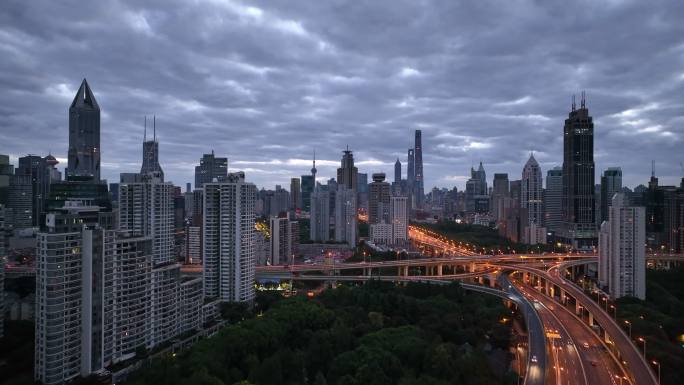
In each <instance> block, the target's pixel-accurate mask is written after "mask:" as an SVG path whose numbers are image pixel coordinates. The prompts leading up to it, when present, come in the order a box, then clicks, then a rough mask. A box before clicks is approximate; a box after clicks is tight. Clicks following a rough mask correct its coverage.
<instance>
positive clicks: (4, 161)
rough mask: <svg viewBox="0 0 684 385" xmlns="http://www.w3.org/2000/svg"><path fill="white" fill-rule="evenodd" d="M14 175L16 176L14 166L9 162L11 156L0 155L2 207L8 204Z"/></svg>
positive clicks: (0, 197)
mask: <svg viewBox="0 0 684 385" xmlns="http://www.w3.org/2000/svg"><path fill="white" fill-rule="evenodd" d="M12 175H14V166H13V165H11V164H10V162H9V155H3V154H0V205H6V204H7V198H8V196H9V186H10V179H11V178H12Z"/></svg>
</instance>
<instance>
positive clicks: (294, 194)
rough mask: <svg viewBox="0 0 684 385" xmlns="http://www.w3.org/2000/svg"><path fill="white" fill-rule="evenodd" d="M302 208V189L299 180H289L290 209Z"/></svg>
mask: <svg viewBox="0 0 684 385" xmlns="http://www.w3.org/2000/svg"><path fill="white" fill-rule="evenodd" d="M301 208H302V188H301V184H300V181H299V178H291V179H290V209H292V210H297V209H301Z"/></svg>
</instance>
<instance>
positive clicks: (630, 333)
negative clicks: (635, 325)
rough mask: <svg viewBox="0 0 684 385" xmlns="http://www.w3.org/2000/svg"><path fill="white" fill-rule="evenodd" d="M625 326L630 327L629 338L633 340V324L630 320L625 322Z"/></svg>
mask: <svg viewBox="0 0 684 385" xmlns="http://www.w3.org/2000/svg"><path fill="white" fill-rule="evenodd" d="M625 324H627V326H628V327H629V338H630V339H631V338H632V323H631V322H629V321H628V320H625Z"/></svg>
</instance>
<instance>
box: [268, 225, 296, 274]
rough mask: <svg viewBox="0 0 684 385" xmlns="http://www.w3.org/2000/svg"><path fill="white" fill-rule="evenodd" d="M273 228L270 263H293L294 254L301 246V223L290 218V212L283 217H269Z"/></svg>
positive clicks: (270, 243) (270, 240) (270, 241)
mask: <svg viewBox="0 0 684 385" xmlns="http://www.w3.org/2000/svg"><path fill="white" fill-rule="evenodd" d="M269 224H270V226H269V228H270V229H271V238H270V239H269V245H270V252H269V254H270V263H271V265H273V266H275V265H282V264H288V263H292V258H293V256H294V255H295V254H296V253H297V249H298V246H299V223H298V222H297V221H293V220H290V215H289V213H288V214H286V215H285V216H283V217H271V218H270V219H269Z"/></svg>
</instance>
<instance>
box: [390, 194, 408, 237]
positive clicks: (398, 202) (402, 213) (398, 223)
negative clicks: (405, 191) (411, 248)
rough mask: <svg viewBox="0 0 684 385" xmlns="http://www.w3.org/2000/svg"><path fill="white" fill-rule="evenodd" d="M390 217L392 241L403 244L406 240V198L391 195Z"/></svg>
mask: <svg viewBox="0 0 684 385" xmlns="http://www.w3.org/2000/svg"><path fill="white" fill-rule="evenodd" d="M390 218H391V223H392V243H394V244H395V245H403V244H406V242H408V222H409V212H408V198H407V197H404V196H393V197H391V198H390Z"/></svg>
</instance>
